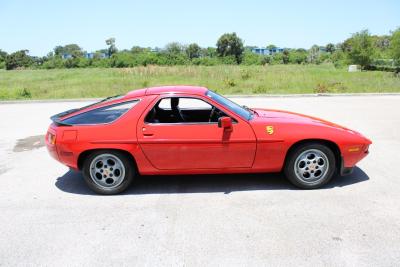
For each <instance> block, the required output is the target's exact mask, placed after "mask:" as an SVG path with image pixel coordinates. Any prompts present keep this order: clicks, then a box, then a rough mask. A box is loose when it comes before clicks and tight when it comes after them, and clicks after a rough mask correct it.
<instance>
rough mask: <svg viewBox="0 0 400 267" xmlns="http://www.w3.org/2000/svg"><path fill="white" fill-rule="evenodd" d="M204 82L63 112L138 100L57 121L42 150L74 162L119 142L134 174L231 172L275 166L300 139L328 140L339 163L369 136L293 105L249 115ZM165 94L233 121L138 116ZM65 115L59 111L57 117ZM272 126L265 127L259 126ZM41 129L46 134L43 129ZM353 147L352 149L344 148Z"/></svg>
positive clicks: (364, 146) (356, 157)
mask: <svg viewBox="0 0 400 267" xmlns="http://www.w3.org/2000/svg"><path fill="white" fill-rule="evenodd" d="M206 92H207V89H206V88H203V87H192V86H169V87H154V88H149V89H141V90H135V91H132V92H130V93H128V94H126V95H125V96H124V97H123V98H120V99H117V100H113V101H109V102H107V103H100V104H99V105H96V106H92V107H89V108H88V109H85V110H82V111H78V112H75V113H72V114H70V115H68V116H65V118H67V117H70V116H74V115H76V114H79V113H82V112H86V111H88V110H91V109H95V108H98V107H101V106H105V105H109V104H113V103H119V102H124V101H127V100H133V99H139V100H140V102H139V103H138V104H137V105H135V106H134V107H133V108H132V109H131V110H129V111H128V112H127V113H126V114H124V115H123V116H122V117H120V118H119V119H117V120H116V121H115V122H113V123H110V124H102V125H101V124H100V125H80V126H56V125H55V124H51V125H50V127H49V130H48V133H52V134H55V135H56V143H55V145H52V144H50V143H49V141H48V138H46V144H47V148H48V150H49V153H50V154H51V155H52V156H53V157H54V158H55V159H56V160H58V161H60V162H61V163H63V164H65V165H67V166H69V167H71V168H74V169H78V158H79V156H80V155H82V153H84V152H85V151H88V150H93V149H118V150H123V151H126V152H128V153H130V154H131V155H132V157H133V158H134V160H135V161H136V165H137V167H138V170H139V172H140V173H141V174H199V173H237V172H278V171H281V170H282V167H283V164H284V161H285V157H286V154H287V152H288V150H289V149H290V148H291V147H292V146H293V145H295V144H296V143H298V142H301V141H304V140H311V139H313V140H323V141H328V142H331V143H333V144H335V145H336V146H337V147H338V148H339V151H340V154H341V156H342V158H343V165H344V166H345V167H353V166H354V165H355V164H356V163H357V162H358V161H360V160H361V159H362V158H364V157H365V156H366V155H367V154H368V152H367V150H368V146H369V145H370V144H371V141H370V140H368V139H367V138H365V137H364V136H362V135H361V134H359V133H357V132H354V131H351V130H349V129H347V128H345V127H342V126H339V125H337V124H334V123H330V122H327V121H324V120H321V119H318V118H313V117H310V116H305V115H301V114H297V113H292V112H285V111H277V110H267V109H256V111H257V114H255V115H254V116H253V118H252V119H251V120H249V121H247V120H244V119H242V118H241V117H239V116H238V115H237V114H235V113H233V112H232V111H230V110H228V109H226V108H224V107H223V106H220V105H219V104H218V103H216V102H214V100H212V99H210V98H208V97H207V96H206V95H205V93H206ZM166 95H168V96H170V95H173V96H188V97H196V98H200V99H202V100H204V101H206V102H208V103H210V104H211V105H214V106H216V107H217V108H219V109H220V110H222V111H223V112H225V113H226V114H228V115H229V116H230V117H231V118H233V119H234V120H235V121H236V122H234V123H233V124H232V128H231V129H229V130H227V129H225V130H224V129H223V128H219V127H218V126H217V124H216V123H203V124H166V123H164V124H162V123H160V124H155V123H154V124H148V123H145V121H144V118H145V116H146V115H147V113H148V111H149V110H150V109H151V108H152V107H153V105H154V104H155V103H157V101H158V100H159V99H160V98H162V97H165V96H166ZM63 119H64V118H63ZM267 126H272V127H273V133H272V134H268V132H267V130H266V127H267ZM46 137H47V136H46ZM354 147H359V148H360V149H359V151H356V152H349V149H350V148H354Z"/></svg>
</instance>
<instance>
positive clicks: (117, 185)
mask: <svg viewBox="0 0 400 267" xmlns="http://www.w3.org/2000/svg"><path fill="white" fill-rule="evenodd" d="M134 175H135V170H134V167H133V164H132V162H131V161H130V159H129V158H128V157H127V156H126V155H125V154H124V153H121V152H119V151H107V150H100V151H96V152H94V153H92V154H90V155H89V156H88V157H87V158H86V160H85V161H84V164H83V176H84V178H85V182H86V183H87V185H88V186H89V187H90V189H92V190H93V191H95V192H96V193H98V194H104V195H112V194H118V193H121V192H122V191H124V190H125V189H126V188H127V187H128V186H129V185H130V184H131V183H132V180H133V176H134Z"/></svg>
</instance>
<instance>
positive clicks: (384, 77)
mask: <svg viewBox="0 0 400 267" xmlns="http://www.w3.org/2000/svg"><path fill="white" fill-rule="evenodd" d="M177 84H185V85H201V86H206V87H208V88H210V89H213V90H216V91H218V92H220V93H223V94H297V93H329V92H330V93H357V92H400V78H399V77H398V76H395V75H394V74H393V73H387V72H379V71H374V72H370V71H366V72H356V73H349V72H347V71H346V70H345V69H336V68H334V67H333V66H331V65H318V66H315V65H305V66H301V65H272V66H232V65H220V66H209V67H208V66H173V67H162V66H147V67H135V68H123V69H95V68H87V69H58V70H57V69H56V70H15V71H4V70H2V71H0V99H3V100H5V99H29V98H31V99H52V98H53V99H55V98H85V97H104V96H109V95H114V94H121V93H125V92H127V91H130V90H133V89H137V88H143V87H150V86H157V85H177Z"/></svg>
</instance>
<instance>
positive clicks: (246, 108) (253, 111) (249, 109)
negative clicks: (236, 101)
mask: <svg viewBox="0 0 400 267" xmlns="http://www.w3.org/2000/svg"><path fill="white" fill-rule="evenodd" d="M242 107H243V108H244V109H245V110H247V111H250V112H251V113H253V114H254V113H255V114H257V115H258V113H257V111H255V110H254V109H251V108H249V107H248V106H245V105H243V106H242Z"/></svg>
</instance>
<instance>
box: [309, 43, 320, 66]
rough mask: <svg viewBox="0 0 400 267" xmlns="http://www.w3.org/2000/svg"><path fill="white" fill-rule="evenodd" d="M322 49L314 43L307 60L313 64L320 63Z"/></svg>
mask: <svg viewBox="0 0 400 267" xmlns="http://www.w3.org/2000/svg"><path fill="white" fill-rule="evenodd" d="M320 56H321V51H320V50H319V46H318V45H313V46H312V47H311V48H310V50H308V57H307V60H308V62H310V63H313V64H319V63H321V62H320Z"/></svg>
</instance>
